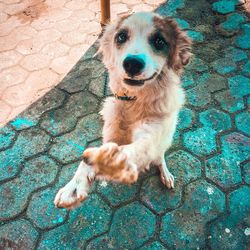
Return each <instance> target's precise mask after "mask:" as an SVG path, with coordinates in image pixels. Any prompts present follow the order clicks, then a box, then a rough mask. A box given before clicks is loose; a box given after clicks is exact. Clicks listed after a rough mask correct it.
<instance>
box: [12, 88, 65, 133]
mask: <svg viewBox="0 0 250 250" xmlns="http://www.w3.org/2000/svg"><path fill="white" fill-rule="evenodd" d="M64 98H65V95H64V93H63V92H62V91H61V90H59V89H52V90H51V91H49V92H48V93H47V94H46V95H45V96H43V97H42V98H41V99H39V100H38V101H36V102H35V103H34V104H32V105H31V106H30V107H29V108H28V109H27V110H25V111H24V112H22V113H21V114H20V115H18V117H17V118H15V119H14V120H13V121H12V122H11V125H12V126H14V127H15V129H17V130H22V129H25V128H29V127H32V126H35V125H37V123H38V121H39V119H40V117H41V115H42V114H43V113H45V112H47V111H48V110H51V109H54V108H57V107H59V106H60V105H61V104H62V103H63V101H64Z"/></svg>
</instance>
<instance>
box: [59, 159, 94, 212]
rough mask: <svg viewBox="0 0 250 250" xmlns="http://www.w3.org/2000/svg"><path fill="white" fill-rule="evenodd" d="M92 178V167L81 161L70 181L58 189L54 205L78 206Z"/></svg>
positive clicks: (70, 207) (87, 190)
mask: <svg viewBox="0 0 250 250" xmlns="http://www.w3.org/2000/svg"><path fill="white" fill-rule="evenodd" d="M94 178H95V172H94V171H93V168H92V167H90V166H88V165H87V164H86V163H85V162H83V161H82V162H81V163H80V165H79V166H78V169H77V171H76V173H75V175H74V177H73V178H72V179H71V181H70V182H69V183H68V184H66V185H65V186H64V187H63V188H61V189H60V190H59V191H58V193H57V195H56V197H55V199H54V204H55V206H56V207H58V208H61V207H63V208H67V209H73V208H75V207H77V206H79V205H80V203H81V202H82V201H83V200H85V199H86V198H87V196H88V192H89V188H90V186H91V184H92V182H93V180H94Z"/></svg>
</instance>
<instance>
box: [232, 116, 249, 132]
mask: <svg viewBox="0 0 250 250" xmlns="http://www.w3.org/2000/svg"><path fill="white" fill-rule="evenodd" d="M235 122H236V127H237V129H238V130H240V131H242V132H244V133H246V134H247V135H249V136H250V128H249V124H250V111H245V112H242V113H240V114H237V115H236V117H235Z"/></svg>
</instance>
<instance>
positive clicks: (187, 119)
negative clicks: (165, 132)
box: [177, 107, 194, 129]
mask: <svg viewBox="0 0 250 250" xmlns="http://www.w3.org/2000/svg"><path fill="white" fill-rule="evenodd" d="M193 120H194V112H193V111H192V110H191V109H189V108H186V107H184V108H183V109H182V110H181V111H180V113H179V118H178V123H177V128H178V129H184V128H188V127H190V126H191V125H192V122H193Z"/></svg>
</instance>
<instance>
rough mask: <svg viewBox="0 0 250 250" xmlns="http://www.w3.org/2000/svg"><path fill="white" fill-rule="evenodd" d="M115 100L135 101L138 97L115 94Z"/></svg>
mask: <svg viewBox="0 0 250 250" xmlns="http://www.w3.org/2000/svg"><path fill="white" fill-rule="evenodd" d="M114 96H115V98H116V99H117V100H121V101H135V100H136V99H137V97H136V96H127V95H126V94H125V93H124V94H123V96H120V95H117V94H114Z"/></svg>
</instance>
